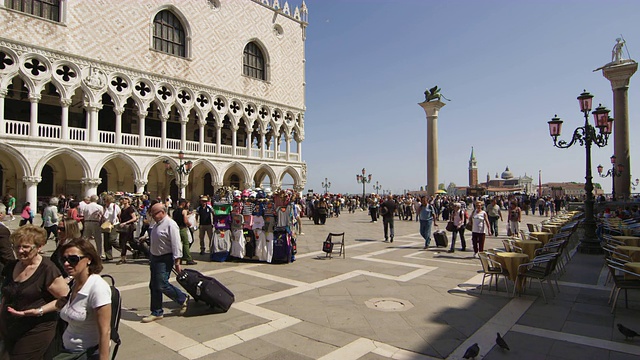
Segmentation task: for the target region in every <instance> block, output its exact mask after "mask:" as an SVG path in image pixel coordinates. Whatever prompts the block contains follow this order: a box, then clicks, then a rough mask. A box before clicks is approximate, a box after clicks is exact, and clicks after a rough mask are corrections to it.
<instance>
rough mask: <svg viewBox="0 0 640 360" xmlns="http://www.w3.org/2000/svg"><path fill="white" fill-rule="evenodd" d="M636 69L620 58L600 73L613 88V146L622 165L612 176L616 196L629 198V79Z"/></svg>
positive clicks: (633, 62) (630, 63) (631, 62)
mask: <svg viewBox="0 0 640 360" xmlns="http://www.w3.org/2000/svg"><path fill="white" fill-rule="evenodd" d="M636 70H638V63H637V62H635V61H633V60H622V61H620V62H618V63H610V64H608V65H605V66H604V67H603V68H602V75H603V76H604V77H605V78H607V80H609V81H610V82H611V90H613V118H614V121H613V146H614V155H615V156H616V163H618V164H622V165H624V172H623V174H622V176H619V177H615V178H614V180H613V181H614V186H615V189H616V197H618V198H622V199H625V200H626V199H629V197H630V195H631V156H630V154H629V98H628V90H629V79H631V76H633V74H634V73H635V72H636Z"/></svg>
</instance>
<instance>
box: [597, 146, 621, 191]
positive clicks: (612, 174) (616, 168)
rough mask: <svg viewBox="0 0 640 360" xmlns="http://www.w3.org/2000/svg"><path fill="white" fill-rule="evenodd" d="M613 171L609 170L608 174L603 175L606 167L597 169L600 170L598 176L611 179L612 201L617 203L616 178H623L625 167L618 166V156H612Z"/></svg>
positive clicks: (600, 166) (599, 166)
mask: <svg viewBox="0 0 640 360" xmlns="http://www.w3.org/2000/svg"><path fill="white" fill-rule="evenodd" d="M610 159H611V169H609V170H607V173H606V174H603V173H602V172H603V171H604V166H602V165H598V167H597V169H598V175H600V177H603V178H606V177H611V200H613V201H615V200H616V180H615V179H616V177H620V176H622V172H623V171H624V165H623V164H617V165H616V156H615V155H611V158H610Z"/></svg>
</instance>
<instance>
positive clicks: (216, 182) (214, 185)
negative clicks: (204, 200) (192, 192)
mask: <svg viewBox="0 0 640 360" xmlns="http://www.w3.org/2000/svg"><path fill="white" fill-rule="evenodd" d="M211 184H212V185H213V187H215V188H216V189H218V188H221V187H222V185H223V184H222V182H220V181H213V182H211Z"/></svg>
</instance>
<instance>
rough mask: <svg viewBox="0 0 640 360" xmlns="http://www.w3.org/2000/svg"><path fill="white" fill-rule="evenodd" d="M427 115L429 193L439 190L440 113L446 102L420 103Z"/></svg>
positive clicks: (433, 193) (432, 193)
mask: <svg viewBox="0 0 640 360" xmlns="http://www.w3.org/2000/svg"><path fill="white" fill-rule="evenodd" d="M418 105H420V106H421V107H422V108H423V109H424V112H425V113H426V115H427V193H428V194H429V195H435V193H436V191H437V190H438V113H439V112H440V109H441V108H442V107H443V106H445V105H446V104H445V103H443V102H442V101H440V100H436V101H424V102H421V103H418Z"/></svg>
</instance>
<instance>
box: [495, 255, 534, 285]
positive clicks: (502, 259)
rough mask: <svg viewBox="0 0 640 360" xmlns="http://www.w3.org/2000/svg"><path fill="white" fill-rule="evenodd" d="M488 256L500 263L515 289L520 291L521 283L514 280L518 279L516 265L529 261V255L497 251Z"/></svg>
mask: <svg viewBox="0 0 640 360" xmlns="http://www.w3.org/2000/svg"><path fill="white" fill-rule="evenodd" d="M489 257H490V258H491V259H493V260H495V261H497V262H499V263H500V265H502V268H503V269H505V270H507V273H508V274H509V280H511V281H513V283H514V284H515V287H516V290H517V291H518V292H521V291H522V285H523V284H522V283H519V282H516V280H517V279H518V266H520V265H521V264H524V263H527V262H529V255H527V254H521V253H514V252H497V253H495V254H493V255H489Z"/></svg>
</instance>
